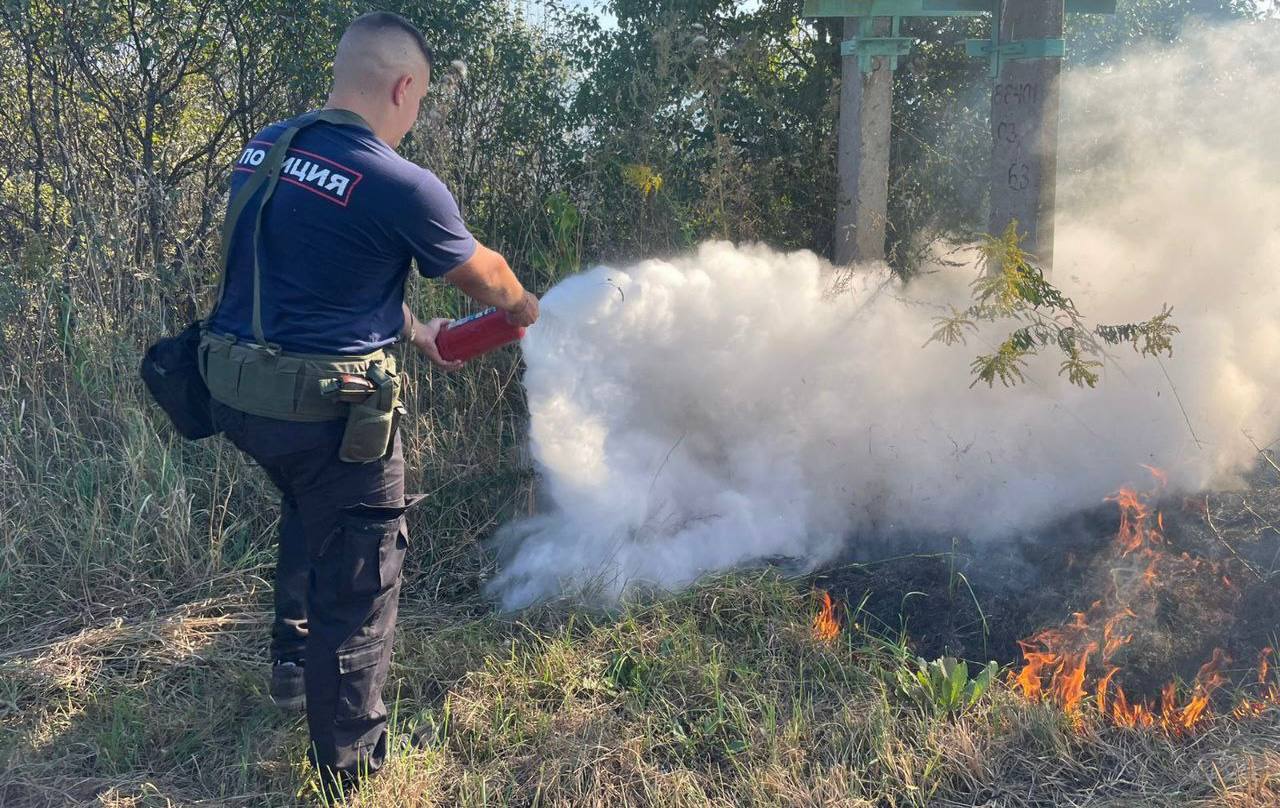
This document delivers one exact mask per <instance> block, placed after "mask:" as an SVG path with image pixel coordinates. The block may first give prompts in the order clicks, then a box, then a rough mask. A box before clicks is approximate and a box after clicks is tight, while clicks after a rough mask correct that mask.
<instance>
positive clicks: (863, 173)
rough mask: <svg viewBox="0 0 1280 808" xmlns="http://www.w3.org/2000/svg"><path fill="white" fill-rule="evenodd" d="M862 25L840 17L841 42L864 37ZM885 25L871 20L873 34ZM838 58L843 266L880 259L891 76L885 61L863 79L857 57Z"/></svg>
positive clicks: (879, 59)
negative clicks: (841, 20) (839, 76)
mask: <svg viewBox="0 0 1280 808" xmlns="http://www.w3.org/2000/svg"><path fill="white" fill-rule="evenodd" d="M861 23H862V21H861V20H859V19H858V18H855V17H845V19H844V36H845V39H846V40H855V39H857V38H858V37H859V36H861V35H864V34H865V33H866V31H865V30H864V29H863V28H862V27H861ZM889 24H890V20H889V19H887V18H875V19H874V20H873V21H872V28H873V33H874V34H875V35H876V36H880V35H883V34H885V33H888V31H889ZM842 52H843V53H844V55H843V57H842V58H841V60H840V64H841V71H840V75H841V81H840V136H839V157H838V160H837V171H838V174H839V186H838V187H837V189H836V233H835V242H836V243H835V260H836V264H838V265H847V264H852V263H854V262H855V261H878V260H882V259H883V258H884V237H885V223H886V221H887V220H888V213H889V123H890V116H891V114H892V111H893V70H892V69H891V66H890V64H889V57H884V56H876V57H873V58H874V69H873V70H871V71H870V72H869V73H865V74H864V73H863V72H862V69H861V67H860V64H859V57H858V55H857V53H856V52H851V51H849V50H845V51H842Z"/></svg>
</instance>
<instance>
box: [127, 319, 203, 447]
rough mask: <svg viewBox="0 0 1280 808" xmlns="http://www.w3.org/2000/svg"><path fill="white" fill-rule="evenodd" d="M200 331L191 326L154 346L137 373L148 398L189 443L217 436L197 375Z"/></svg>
mask: <svg viewBox="0 0 1280 808" xmlns="http://www.w3.org/2000/svg"><path fill="white" fill-rule="evenodd" d="M201 331H202V329H201V327H200V323H199V322H194V323H192V324H191V325H189V326H187V327H186V328H184V329H182V331H181V332H179V333H178V334H177V336H173V337H165V338H164V339H162V340H160V341H159V342H156V343H155V344H154V345H152V346H151V347H150V348H148V349H147V352H146V354H145V355H144V356H143V357H142V368H141V370H140V372H141V374H142V381H143V382H145V383H146V385H147V390H149V391H150V392H151V397H152V398H153V399H155V402H156V403H157V404H159V405H160V409H162V410H164V412H165V415H168V416H169V420H170V421H173V426H174V428H175V429H177V430H178V432H179V434H181V435H182V437H184V438H186V439H188V440H200V439H201V438H207V437H209V436H210V435H214V434H216V433H217V432H218V430H217V429H216V428H215V427H214V425H213V412H212V410H211V409H210V406H209V388H208V386H206V385H205V383H204V378H203V377H202V376H201V375H200V361H199V354H198V349H199V347H200V333H201Z"/></svg>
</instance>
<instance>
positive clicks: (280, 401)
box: [199, 331, 399, 421]
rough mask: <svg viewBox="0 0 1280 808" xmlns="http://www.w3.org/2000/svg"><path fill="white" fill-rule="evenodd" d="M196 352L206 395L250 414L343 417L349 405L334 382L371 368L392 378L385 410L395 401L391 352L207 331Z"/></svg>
mask: <svg viewBox="0 0 1280 808" xmlns="http://www.w3.org/2000/svg"><path fill="white" fill-rule="evenodd" d="M199 356H200V373H201V375H202V376H204V380H205V384H207V385H208V386H209V394H210V395H211V396H212V397H213V398H214V399H215V400H217V401H220V402H222V403H223V404H226V405H227V406H228V407H233V408H235V409H237V410H241V411H243V412H247V413H250V414H252V415H260V416H263V417H265V418H279V419H280V420H283V421H332V420H338V419H340V418H346V417H347V416H348V414H349V412H350V405H349V404H348V403H346V402H344V401H340V400H339V399H338V396H336V395H333V394H332V388H333V383H334V381H335V380H336V379H337V378H338V377H339V375H341V374H354V375H357V376H364V377H368V376H369V371H370V368H379V369H381V371H382V372H383V373H385V374H386V376H388V377H390V378H391V379H394V380H395V381H396V384H395V385H394V386H393V387H392V388H391V389H392V391H394V392H393V393H392V395H393V396H394V398H395V399H396V400H395V401H393V402H392V406H391V407H387V408H386V409H387V411H388V412H390V411H391V410H392V409H393V408H394V407H395V406H396V405H398V404H399V401H398V399H399V383H398V382H399V379H396V361H395V357H394V356H392V355H391V354H389V353H386V352H385V351H375V352H374V353H370V354H364V355H362V356H335V355H325V354H300V353H289V352H286V351H273V350H269V349H266V348H263V347H262V346H259V345H255V344H253V343H250V342H242V341H240V340H237V339H236V338H234V337H230V336H224V335H221V334H215V333H213V332H210V331H206V332H205V333H204V336H203V337H202V338H201V340H200V353H199ZM375 375H378V374H376V373H375Z"/></svg>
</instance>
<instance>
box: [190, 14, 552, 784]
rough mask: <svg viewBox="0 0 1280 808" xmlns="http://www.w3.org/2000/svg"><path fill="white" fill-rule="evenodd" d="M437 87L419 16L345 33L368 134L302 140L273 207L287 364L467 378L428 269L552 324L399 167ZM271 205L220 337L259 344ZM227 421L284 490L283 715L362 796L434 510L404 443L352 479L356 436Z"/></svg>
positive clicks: (242, 175)
mask: <svg viewBox="0 0 1280 808" xmlns="http://www.w3.org/2000/svg"><path fill="white" fill-rule="evenodd" d="M430 71H431V51H430V48H428V46H427V44H426V42H425V40H424V39H423V37H422V34H421V33H419V32H418V31H417V30H416V29H415V28H414V27H413V26H412V25H411V24H410V23H408V22H407V21H406V20H404V19H403V18H402V17H399V16H397V15H394V14H389V13H385V12H375V13H372V14H366V15H364V16H362V17H360V18H358V19H356V20H355V21H354V22H353V23H352V24H351V25H350V27H349V28H348V29H347V31H346V32H345V33H344V34H343V36H342V40H341V41H340V43H339V44H338V51H337V55H336V57H335V59H334V66H333V72H334V76H333V88H332V90H331V92H330V95H329V100H328V103H327V105H326V109H335V110H346V111H348V112H350V113H355V115H354V116H349V117H350V118H351V119H352V122H351V123H350V124H333V123H315V124H312V125H310V126H308V127H306V128H304V129H301V130H300V131H299V132H298V134H297V136H296V137H295V138H294V140H293V141H292V143H291V144H290V145H289V148H288V149H287V151H286V152H285V155H284V162H283V164H282V166H281V171H280V174H279V181H278V183H277V184H276V185H275V188H274V191H273V192H272V194H271V195H270V196H269V198H268V199H267V202H266V204H265V205H264V206H262V213H261V220H260V226H259V242H260V248H259V252H258V273H259V276H260V281H259V286H260V289H259V301H260V302H259V309H260V324H261V332H262V335H263V336H264V337H265V339H266V340H267V341H268V342H269V343H272V344H274V345H275V346H278V347H279V349H280V350H282V351H284V352H285V355H286V356H287V355H289V354H309V355H320V356H325V357H331V358H333V360H332V361H345V360H343V358H344V357H348V356H350V357H353V358H354V357H359V356H361V355H366V354H370V353H372V352H375V351H378V350H379V349H382V348H385V347H387V346H389V345H391V344H392V343H394V342H397V341H407V342H411V343H412V344H413V346H414V348H416V349H417V350H418V351H419V352H420V353H422V354H423V355H424V356H425V357H426V358H427V359H429V360H430V361H431V362H433V363H435V364H436V365H438V366H440V367H442V368H445V369H455V368H457V367H458V366H460V363H456V362H446V361H445V360H443V359H442V358H441V357H440V354H439V352H438V351H437V349H436V344H435V338H436V335H437V334H438V333H439V331H440V329H441V327H442V326H444V325H445V324H446V323H447V321H446V320H443V319H430V320H428V321H426V322H420V321H418V319H417V318H416V317H414V315H413V313H412V312H410V311H409V308H408V306H406V305H405V303H404V284H405V280H406V278H407V276H408V273H409V271H410V267H411V265H412V264H417V267H418V271H419V272H420V273H422V274H423V275H424V276H426V277H428V278H443V279H444V280H445V281H447V282H448V283H451V284H453V285H454V286H456V287H458V288H459V289H460V290H462V291H463V292H464V293H465V294H467V295H468V296H470V297H471V298H473V299H475V300H476V301H478V302H480V303H482V304H484V305H488V306H496V307H498V308H501V309H503V310H505V311H506V312H507V317H508V319H509V320H510V321H511V322H512V323H514V324H517V325H531V324H532V323H533V322H534V321H535V320H536V319H537V316H538V300H537V298H536V297H534V296H533V295H532V294H530V293H529V292H527V291H525V289H524V287H523V286H522V285H521V284H520V282H519V280H517V279H516V276H515V275H514V274H513V273H512V271H511V269H510V267H509V266H508V265H507V262H506V260H504V259H503V257H502V256H501V255H499V254H498V253H496V252H494V251H493V250H490V249H488V248H487V247H485V246H484V245H482V244H480V243H478V242H477V241H476V239H475V238H474V237H473V236H472V235H471V233H469V232H468V231H467V228H466V226H465V225H464V224H463V222H462V217H461V215H460V214H459V211H458V206H457V203H456V202H455V201H454V199H453V197H452V196H451V195H450V193H449V190H448V189H447V188H446V187H445V186H444V184H443V183H442V182H441V181H440V180H439V179H438V178H437V177H436V176H435V175H434V174H432V173H431V172H430V171H428V170H426V169H424V168H422V167H420V166H417V165H414V164H413V163H411V162H409V161H408V160H405V159H404V158H402V157H400V156H399V155H398V154H396V152H395V147H396V146H397V145H398V144H399V143H400V141H401V139H402V138H403V137H404V135H405V134H406V133H407V132H408V131H409V129H410V128H411V127H412V126H413V124H414V122H415V120H416V118H417V117H418V108H419V104H420V103H421V101H422V98H423V96H424V95H425V93H426V91H427V82H428V80H429V78H430ZM356 116H358V117H356ZM361 122H363V125H361ZM291 123H292V122H291V121H284V122H281V123H276V124H272V125H271V126H268V127H267V128H266V129H264V130H262V131H261V132H260V133H258V134H257V135H256V136H255V137H254V138H253V139H252V140H251V141H249V142H248V143H247V144H245V146H244V148H243V149H242V150H241V151H240V153H239V155H238V156H237V158H236V161H235V165H234V171H233V177H232V184H231V194H232V198H233V199H234V198H235V195H236V192H237V191H238V190H239V189H240V188H241V187H243V186H244V184H245V183H246V182H247V181H248V178H249V177H250V176H252V175H253V172H254V169H255V168H256V167H257V166H258V165H259V164H261V163H262V162H263V160H264V159H266V156H267V152H268V150H269V149H270V148H271V145H272V143H274V142H275V140H276V138H278V137H280V135H281V134H282V133H283V132H284V131H285V130H286V129H288V128H290V124H291ZM262 193H263V191H258V192H257V194H258V196H259V197H260V195H261V194H262ZM257 201H258V199H257V198H253V199H251V200H250V202H249V204H247V205H245V206H244V208H243V211H244V212H243V213H242V214H241V216H240V221H238V222H237V223H236V224H237V226H236V229H235V231H234V236H233V238H232V241H231V243H230V244H229V249H228V262H227V268H226V271H227V276H226V284H225V289H224V292H223V296H222V300H221V302H220V304H219V306H218V308H217V311H216V312H215V314H214V316H213V317H212V319H211V321H210V323H209V330H210V331H211V332H213V333H215V334H221V335H228V336H234V337H236V338H237V340H243V341H245V342H249V343H252V342H254V341H255V334H254V332H255V327H254V312H253V309H254V252H253V251H254V216H255V215H256V212H257V208H258V207H259V206H258V205H257V204H256V203H257ZM213 406H214V418H215V422H216V423H217V425H218V426H219V427H220V428H221V429H222V430H223V432H224V433H225V434H226V435H227V437H228V438H230V439H231V440H232V442H234V443H235V444H236V445H237V446H238V447H239V448H241V449H242V450H244V451H245V452H246V453H248V454H249V455H250V456H252V457H253V458H254V459H255V460H256V461H257V462H258V463H259V464H260V465H261V466H262V467H263V469H264V470H265V471H266V473H267V474H268V476H270V478H271V480H272V482H274V483H275V484H276V486H277V487H278V488H279V489H280V491H281V511H282V513H281V521H280V548H279V563H278V565H277V570H276V618H275V623H274V626H273V630H272V653H273V656H274V658H275V662H274V665H273V668H272V679H271V689H270V692H271V696H272V699H273V700H274V701H276V703H277V704H280V705H281V706H285V707H301V706H303V704H304V703H305V706H306V710H307V724H308V728H309V730H310V733H311V747H310V756H311V760H312V763H313V764H314V766H315V768H316V770H317V771H318V773H319V775H320V777H321V782H322V786H323V787H324V788H325V789H326V791H328V792H330V793H331V794H333V793H337V792H339V791H347V790H349V789H351V788H352V787H354V786H355V785H356V783H357V781H358V778H359V777H360V776H362V775H364V774H368V773H371V772H373V771H376V770H377V768H378V767H379V766H381V765H382V762H383V760H384V759H385V756H386V745H387V739H386V707H385V705H384V703H383V701H382V698H381V691H382V687H383V684H384V683H385V681H386V677H387V671H388V668H389V665H390V659H391V644H392V637H393V633H394V626H395V618H396V608H397V602H398V596H399V585H400V566H401V563H402V561H403V559H404V554H405V550H406V548H407V540H408V536H407V531H406V529H405V526H404V516H403V515H404V512H405V511H406V510H407V509H408V507H409V506H410V505H412V504H413V501H416V499H414V498H411V499H412V500H413V501H409V500H406V497H405V491H404V455H403V450H402V447H401V442H400V437H399V435H398V434H395V433H394V431H393V435H392V439H391V442H390V448H389V451H388V452H387V454H386V456H385V457H384V458H383V459H382V460H379V461H375V462H372V463H344V462H342V461H341V460H339V457H338V449H339V445H340V444H341V442H342V435H343V430H344V427H345V422H344V421H342V420H327V421H318V422H317V421H311V422H306V421H297V420H280V419H276V418H267V417H262V416H260V415H254V414H250V413H248V412H245V411H242V410H241V409H237V408H234V407H232V406H228V405H227V404H226V403H220V402H218V401H215V402H214V405H213Z"/></svg>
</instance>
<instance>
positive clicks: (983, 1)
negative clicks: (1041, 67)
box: [803, 0, 1116, 78]
mask: <svg viewBox="0 0 1280 808" xmlns="http://www.w3.org/2000/svg"><path fill="white" fill-rule="evenodd" d="M1003 2H1004V0H805V4H804V12H803V15H804V16H806V17H854V18H856V19H857V20H858V35H857V36H856V37H854V38H853V39H846V40H845V41H843V42H841V43H840V55H841V56H857V57H858V69H859V70H861V71H862V72H863V73H870V72H871V71H872V70H874V69H875V64H876V63H875V60H876V59H883V60H885V61H887V62H888V64H889V69H890V70H897V69H898V59H899V58H900V57H902V56H907V55H909V54H910V53H911V48H912V47H913V46H914V45H915V40H914V39H913V38H912V37H904V36H901V24H902V18H903V17H977V16H982V15H986V14H990V15H992V18H993V24H992V26H991V39H989V40H988V39H969V40H966V41H965V43H964V44H965V53H967V54H968V55H969V56H971V57H973V58H987V59H990V60H991V77H992V78H999V77H1000V70H1001V66H1002V65H1003V64H1004V62H1007V61H1012V60H1016V59H1062V58H1065V57H1066V55H1067V43H1066V40H1064V39H1018V40H1014V41H1012V42H1003V43H1002V42H1000V26H999V24H998V23H996V22H995V20H998V19H999V17H1000V9H1001V7H1002V5H1003ZM1064 3H1065V6H1064V7H1065V9H1066V11H1067V12H1068V13H1072V14H1114V13H1115V11H1116V0H1064ZM876 17H890V18H892V20H893V30H892V36H887V37H882V36H875V35H874V30H873V28H872V21H873V20H874V19H875V18H876Z"/></svg>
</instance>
